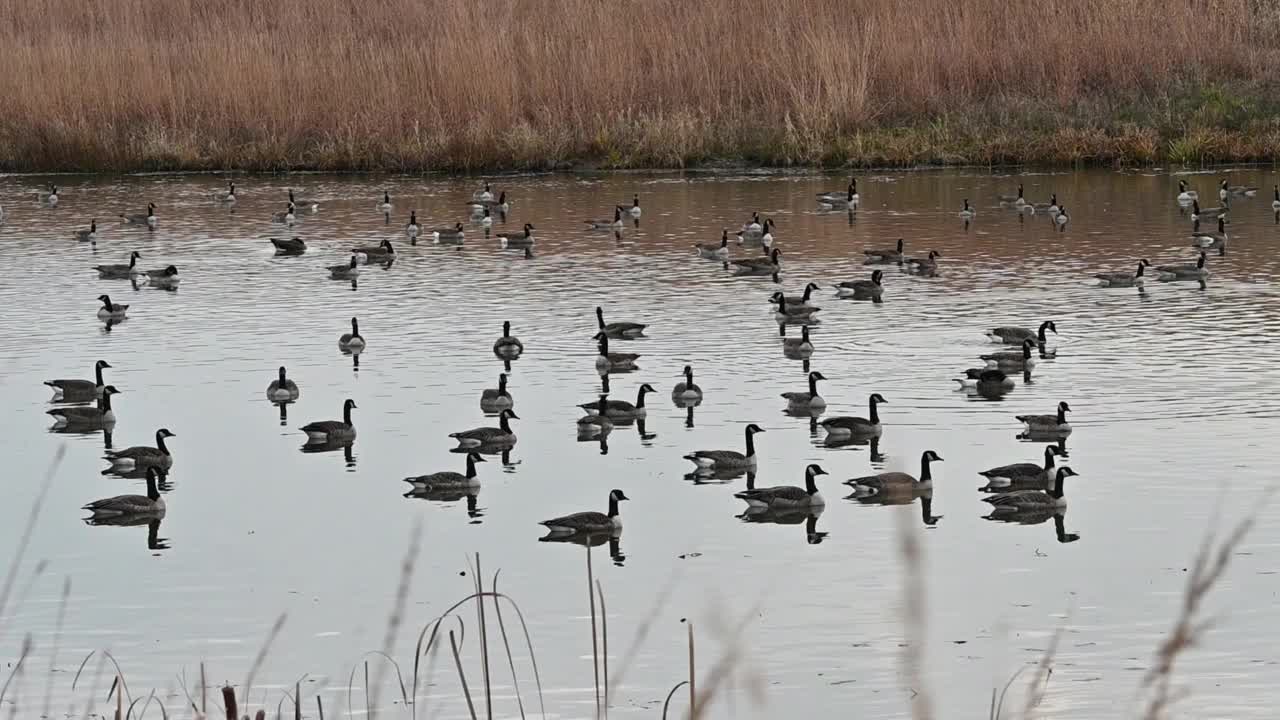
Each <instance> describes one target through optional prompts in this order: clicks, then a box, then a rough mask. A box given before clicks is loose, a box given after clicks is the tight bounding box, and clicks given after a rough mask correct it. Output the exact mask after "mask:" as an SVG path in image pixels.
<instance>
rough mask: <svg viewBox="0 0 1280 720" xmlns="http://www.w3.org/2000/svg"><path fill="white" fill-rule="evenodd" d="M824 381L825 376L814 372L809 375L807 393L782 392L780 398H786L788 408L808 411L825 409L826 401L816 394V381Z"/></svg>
mask: <svg viewBox="0 0 1280 720" xmlns="http://www.w3.org/2000/svg"><path fill="white" fill-rule="evenodd" d="M826 379H827V378H826V376H825V375H823V374H822V373H820V372H818V371H817V370H814V371H813V372H811V373H809V392H784V393H782V397H784V398H786V400H787V406H788V407H792V408H807V409H810V410H818V409H821V408H825V407H826V406H827V401H826V400H824V399H822V396H821V395H819V394H818V381H819V380H826Z"/></svg>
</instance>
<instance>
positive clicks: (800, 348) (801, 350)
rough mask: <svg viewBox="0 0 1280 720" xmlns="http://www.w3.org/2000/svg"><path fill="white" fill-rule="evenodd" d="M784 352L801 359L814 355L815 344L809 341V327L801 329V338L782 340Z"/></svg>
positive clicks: (785, 338)
mask: <svg viewBox="0 0 1280 720" xmlns="http://www.w3.org/2000/svg"><path fill="white" fill-rule="evenodd" d="M782 351H783V352H784V353H788V354H794V355H797V356H800V357H808V356H810V355H812V354H813V343H812V342H810V340H809V326H808V325H805V326H804V327H802V328H800V337H798V338H789V337H784V338H782Z"/></svg>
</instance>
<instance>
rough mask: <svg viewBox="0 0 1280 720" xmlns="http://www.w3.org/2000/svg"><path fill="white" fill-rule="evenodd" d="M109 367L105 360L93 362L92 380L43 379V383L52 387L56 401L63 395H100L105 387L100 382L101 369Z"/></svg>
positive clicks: (63, 396) (54, 400)
mask: <svg viewBox="0 0 1280 720" xmlns="http://www.w3.org/2000/svg"><path fill="white" fill-rule="evenodd" d="M109 367H111V363H109V362H107V361H106V360H99V361H98V362H96V363H94V364H93V380H45V381H44V384H45V385H48V386H49V387H51V388H53V400H52V401H51V402H57V401H58V400H61V399H63V398H65V397H100V396H101V395H102V391H103V389H104V388H105V387H106V386H105V385H104V384H103V382H102V371H103V370H104V369H106V368H109Z"/></svg>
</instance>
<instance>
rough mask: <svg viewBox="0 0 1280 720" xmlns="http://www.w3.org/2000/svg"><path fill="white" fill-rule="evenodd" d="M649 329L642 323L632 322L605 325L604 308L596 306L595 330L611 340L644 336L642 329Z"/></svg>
mask: <svg viewBox="0 0 1280 720" xmlns="http://www.w3.org/2000/svg"><path fill="white" fill-rule="evenodd" d="M646 327H649V326H648V325H645V324H643V323H633V322H611V323H608V324H605V321H604V308H603V307H601V306H599V305H597V306H596V328H597V329H598V330H599V331H600V332H602V333H604V334H605V335H606V336H608V337H611V338H615V339H616V338H624V339H628V338H638V337H640V336H641V335H644V329H645V328H646Z"/></svg>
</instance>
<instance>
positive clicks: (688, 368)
mask: <svg viewBox="0 0 1280 720" xmlns="http://www.w3.org/2000/svg"><path fill="white" fill-rule="evenodd" d="M671 397H673V398H676V399H677V400H701V399H702V388H700V387H698V386H697V384H695V383H694V382H693V366H692V365H685V366H684V382H678V383H676V386H675V387H674V388H671Z"/></svg>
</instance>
